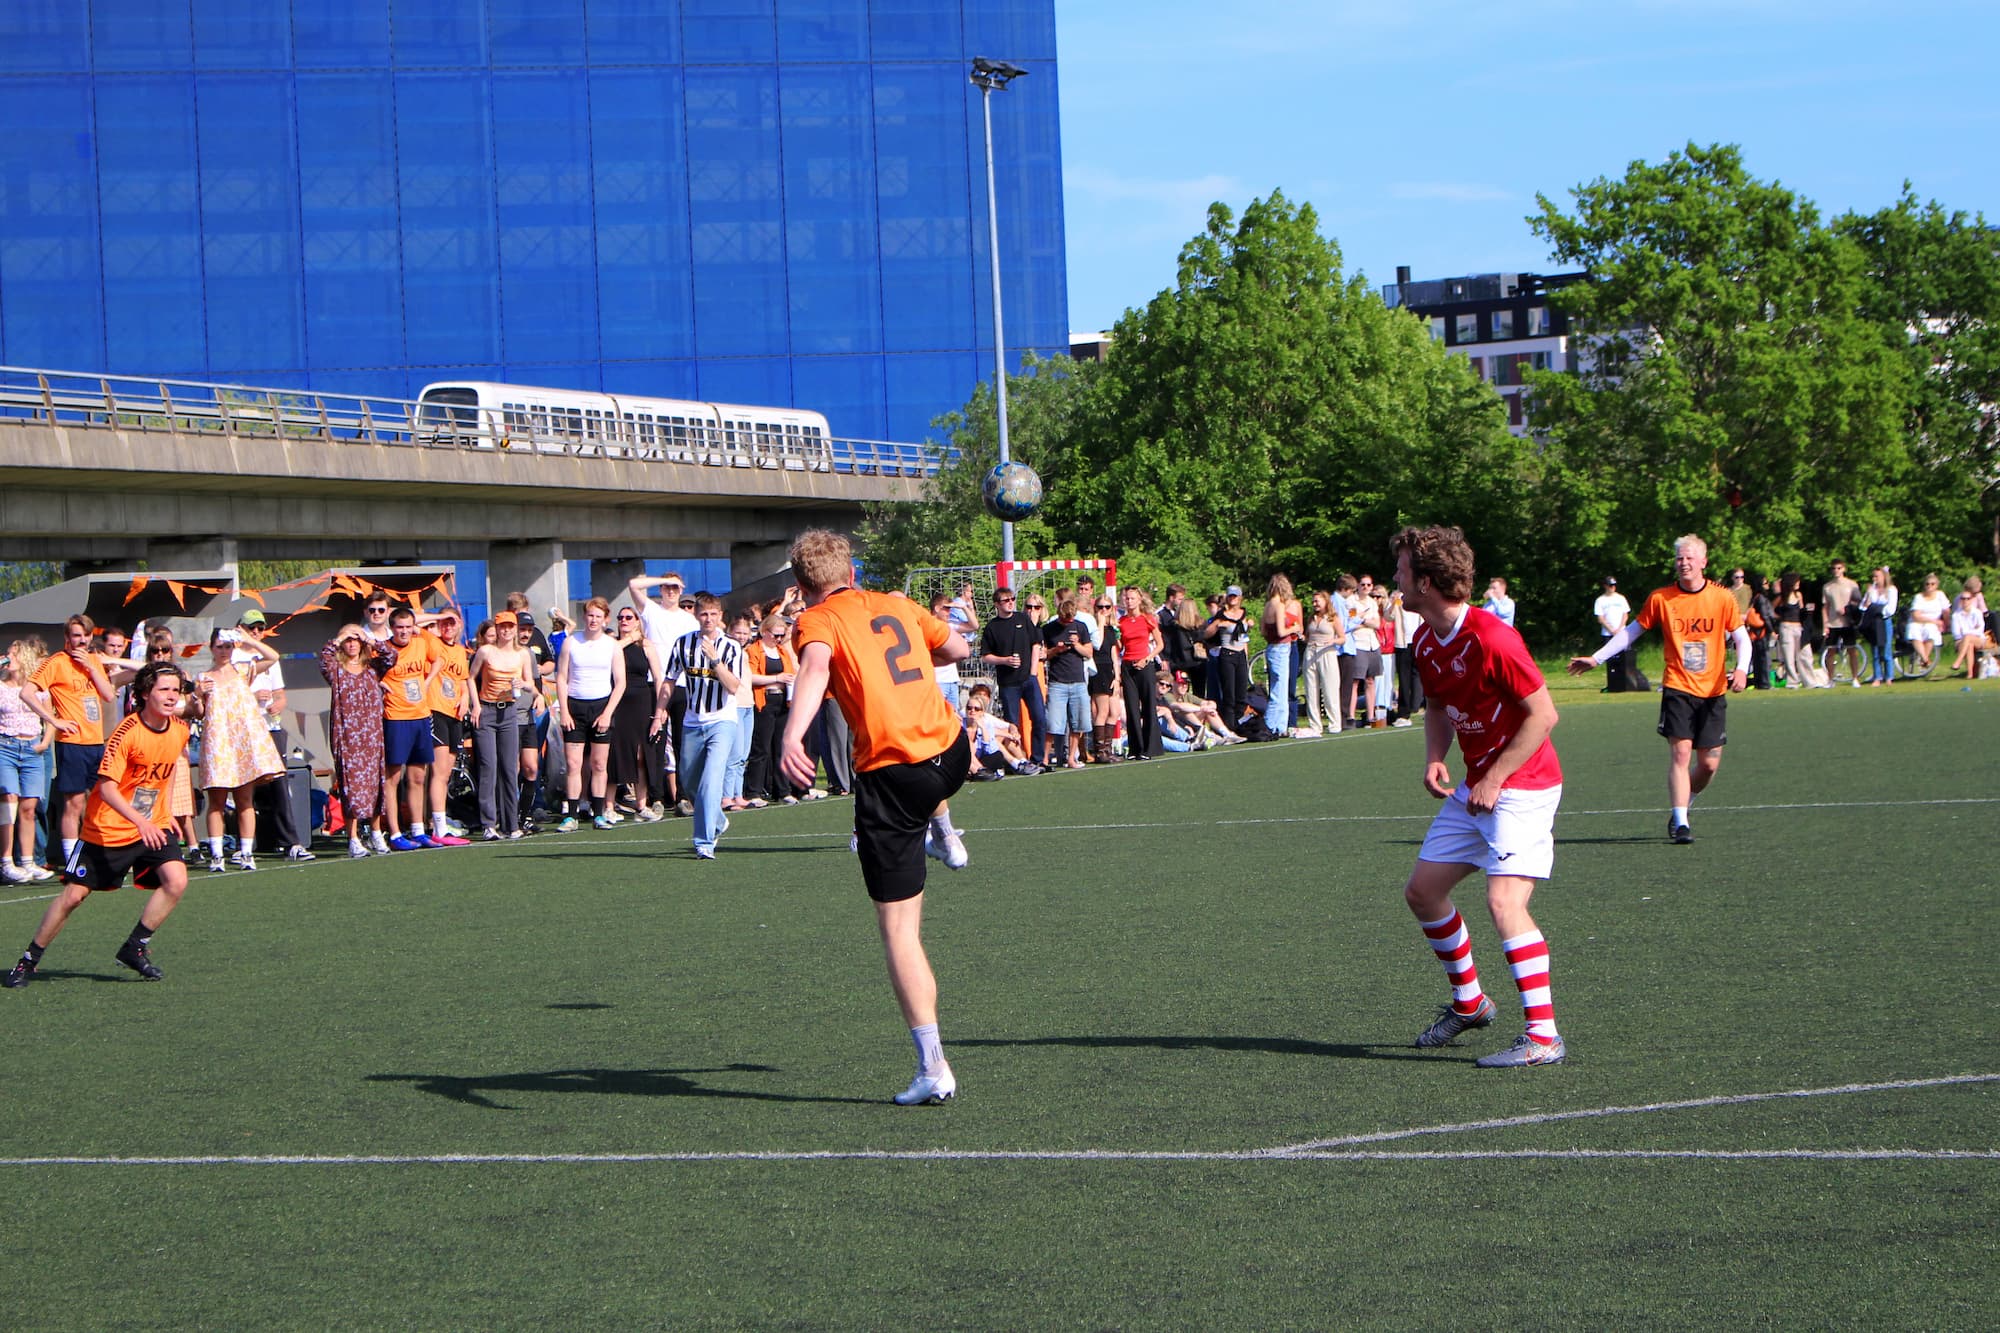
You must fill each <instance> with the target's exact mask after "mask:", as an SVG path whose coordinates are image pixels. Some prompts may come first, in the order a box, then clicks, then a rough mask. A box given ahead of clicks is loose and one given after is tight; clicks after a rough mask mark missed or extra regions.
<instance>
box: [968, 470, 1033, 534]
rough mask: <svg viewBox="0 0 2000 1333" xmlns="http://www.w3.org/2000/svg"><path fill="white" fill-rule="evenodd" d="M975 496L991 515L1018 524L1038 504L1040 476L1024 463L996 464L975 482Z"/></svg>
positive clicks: (1031, 512)
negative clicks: (977, 487) (984, 476)
mask: <svg viewBox="0 0 2000 1333" xmlns="http://www.w3.org/2000/svg"><path fill="white" fill-rule="evenodd" d="M979 498H980V499H981V500H982V501H984V502H985V505H986V512H987V513H989V514H991V515H993V517H995V518H997V519H999V520H1000V521H1002V522H1003V523H1019V522H1021V521H1022V520H1023V519H1029V518H1033V517H1034V515H1035V511H1036V510H1037V509H1040V508H1041V507H1042V479H1041V478H1040V477H1039V476H1037V475H1036V473H1035V470H1034V469H1033V468H1031V467H1029V466H1028V465H1027V464H1026V463H999V464H996V465H995V466H994V468H993V470H992V471H991V472H988V473H987V474H986V479H985V480H984V481H982V482H980V483H979Z"/></svg>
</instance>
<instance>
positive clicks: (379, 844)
mask: <svg viewBox="0 0 2000 1333" xmlns="http://www.w3.org/2000/svg"><path fill="white" fill-rule="evenodd" d="M368 847H369V850H370V851H372V852H374V853H375V855H377V856H387V855H388V854H389V839H388V837H387V836H386V835H384V834H383V832H382V830H381V829H376V830H375V831H374V832H373V833H370V834H369V835H368Z"/></svg>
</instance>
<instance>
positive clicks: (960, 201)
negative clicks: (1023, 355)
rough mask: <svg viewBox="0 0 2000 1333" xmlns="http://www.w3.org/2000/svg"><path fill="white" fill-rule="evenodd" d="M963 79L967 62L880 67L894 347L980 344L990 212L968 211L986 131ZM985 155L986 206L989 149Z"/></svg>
mask: <svg viewBox="0 0 2000 1333" xmlns="http://www.w3.org/2000/svg"><path fill="white" fill-rule="evenodd" d="M961 84H965V85H966V86H968V87H969V86H970V85H969V84H967V83H966V67H965V66H964V65H959V64H952V65H877V66H876V67H875V185H876V196H877V201H878V206H879V210H880V218H881V221H880V237H881V239H880V246H881V265H882V327H883V332H882V343H883V346H884V347H885V348H887V349H888V350H889V351H892V352H911V351H921V350H925V349H930V348H943V347H973V346H977V345H978V341H977V337H978V335H977V333H976V332H975V327H974V319H973V311H974V307H973V300H974V289H975V287H977V286H983V285H985V284H986V283H987V281H988V279H987V277H986V273H985V270H984V269H983V268H982V269H980V270H978V271H977V272H976V273H975V271H974V269H973V264H972V238H973V232H974V231H975V230H977V231H978V233H979V237H980V251H979V253H980V255H981V257H982V259H983V258H984V256H985V253H986V251H985V236H986V215H985V213H984V212H968V210H967V201H968V199H969V198H970V194H971V190H972V170H971V166H970V164H969V163H968V162H967V160H966V156H965V144H966V136H967V134H968V131H969V132H970V133H971V134H973V135H979V134H980V133H981V130H980V128H979V122H978V121H977V120H974V121H972V122H970V123H969V124H968V121H967V118H966V114H965V102H964V98H963V97H962V96H961V94H960V92H959V88H960V85H961ZM1003 95H1004V94H1003ZM978 142H979V143H980V144H981V145H983V144H984V140H983V138H982V139H979V140H978ZM979 152H980V157H979V159H978V162H979V173H980V175H979V195H978V199H977V207H978V208H979V209H982V210H983V209H984V208H985V203H986V176H985V172H986V166H985V161H986V159H985V156H984V153H985V149H984V147H983V146H982V147H980V148H979ZM1003 267H1004V266H1003ZM988 327H989V328H990V327H991V325H990V324H989V325H988ZM1064 332H1065V334H1066V333H1067V330H1065V331H1064ZM987 345H988V346H991V345H992V343H991V339H988V340H987ZM966 387H967V389H968V391H969V390H970V388H971V385H970V384H969V383H968V385H967V386H966ZM967 396H968V395H967V394H960V395H959V401H960V402H961V403H962V402H963V401H964V400H965V398H966V397H967Z"/></svg>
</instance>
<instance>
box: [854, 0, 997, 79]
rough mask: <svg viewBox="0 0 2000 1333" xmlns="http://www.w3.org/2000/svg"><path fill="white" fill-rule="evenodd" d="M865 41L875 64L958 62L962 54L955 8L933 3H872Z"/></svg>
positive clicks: (923, 0) (875, 0)
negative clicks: (883, 61) (928, 61)
mask: <svg viewBox="0 0 2000 1333" xmlns="http://www.w3.org/2000/svg"><path fill="white" fill-rule="evenodd" d="M868 37H869V54H870V55H871V56H873V57H874V58H875V59H876V60H951V61H958V60H960V59H961V57H962V56H963V55H964V52H965V47H964V42H963V34H962V33H961V31H960V28H959V21H958V6H957V5H941V4H938V3H936V2H935V0H871V3H870V4H869V6H868ZM982 54H983V53H982ZM967 72H970V71H969V68H968V71H967Z"/></svg>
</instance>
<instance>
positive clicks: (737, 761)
mask: <svg viewBox="0 0 2000 1333" xmlns="http://www.w3.org/2000/svg"><path fill="white" fill-rule="evenodd" d="M756 730H757V709H756V708H755V707H754V706H752V707H750V708H739V709H737V710H736V748H735V749H733V750H731V751H730V752H729V781H728V782H727V783H726V784H725V785H724V787H723V792H722V794H723V796H724V798H726V799H729V800H737V801H740V800H742V799H743V770H744V768H745V767H746V766H748V764H749V763H750V738H751V737H752V736H753V735H755V734H756Z"/></svg>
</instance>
